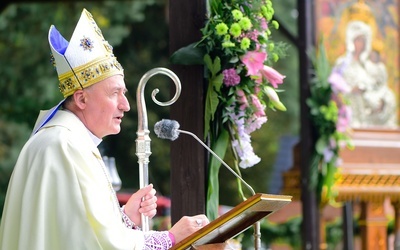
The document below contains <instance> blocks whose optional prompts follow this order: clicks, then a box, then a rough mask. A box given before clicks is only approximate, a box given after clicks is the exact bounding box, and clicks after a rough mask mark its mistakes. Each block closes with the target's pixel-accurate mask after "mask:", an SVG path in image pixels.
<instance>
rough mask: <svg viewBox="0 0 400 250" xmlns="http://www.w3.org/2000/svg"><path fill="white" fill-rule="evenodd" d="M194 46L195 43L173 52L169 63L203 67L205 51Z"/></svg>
mask: <svg viewBox="0 0 400 250" xmlns="http://www.w3.org/2000/svg"><path fill="white" fill-rule="evenodd" d="M196 44H197V42H196V43H192V44H189V45H188V46H186V47H183V48H180V49H178V50H177V51H175V52H174V53H173V54H172V55H171V57H170V61H171V63H174V64H181V65H203V57H204V54H205V50H204V49H202V48H199V47H196Z"/></svg>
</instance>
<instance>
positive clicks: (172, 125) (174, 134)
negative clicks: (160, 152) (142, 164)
mask: <svg viewBox="0 0 400 250" xmlns="http://www.w3.org/2000/svg"><path fill="white" fill-rule="evenodd" d="M178 129H179V123H178V122H177V121H174V120H168V119H162V120H161V121H158V122H156V124H155V125H154V132H155V133H156V135H157V136H158V138H161V139H170V140H171V141H174V140H176V139H177V138H178V136H179V131H178Z"/></svg>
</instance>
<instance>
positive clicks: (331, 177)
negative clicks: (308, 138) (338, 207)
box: [306, 41, 352, 205]
mask: <svg viewBox="0 0 400 250" xmlns="http://www.w3.org/2000/svg"><path fill="white" fill-rule="evenodd" d="M309 57H310V59H311V61H312V63H313V67H314V72H313V73H314V78H313V81H312V82H311V85H310V92H311V94H310V97H309V98H308V99H307V100H306V102H307V105H308V106H309V108H310V118H311V122H312V125H313V126H314V128H315V134H316V142H315V145H314V150H313V156H312V159H311V161H310V173H311V174H310V184H309V188H310V190H311V191H313V192H316V193H317V197H318V199H319V202H320V204H321V205H325V204H327V203H330V202H334V199H335V197H336V195H337V194H336V193H334V192H333V190H332V187H333V186H334V184H335V182H336V180H337V178H338V174H337V167H338V162H339V160H340V156H339V151H340V149H341V147H342V143H343V142H344V143H346V145H347V146H348V147H349V148H351V147H352V146H351V139H350V137H349V135H348V130H349V124H348V123H349V117H350V115H349V114H350V113H349V109H348V108H347V107H346V106H347V104H348V102H349V101H348V100H347V99H346V98H345V96H344V95H343V92H341V91H340V90H339V89H338V88H337V87H336V89H335V87H334V86H337V85H338V83H344V82H343V81H341V82H339V81H340V78H338V77H336V79H335V78H333V79H335V80H333V79H332V78H330V76H332V75H334V74H335V73H336V72H335V70H334V69H332V68H331V66H330V64H329V62H328V59H327V55H326V51H325V46H324V43H323V41H321V42H320V44H319V46H318V48H317V50H315V49H313V50H311V51H309ZM338 79H339V80H338Z"/></svg>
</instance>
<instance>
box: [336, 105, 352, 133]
mask: <svg viewBox="0 0 400 250" xmlns="http://www.w3.org/2000/svg"><path fill="white" fill-rule="evenodd" d="M350 122H351V108H350V107H348V106H341V107H340V108H339V114H338V120H337V122H336V130H337V131H339V132H345V131H346V130H347V128H348V127H349V124H350Z"/></svg>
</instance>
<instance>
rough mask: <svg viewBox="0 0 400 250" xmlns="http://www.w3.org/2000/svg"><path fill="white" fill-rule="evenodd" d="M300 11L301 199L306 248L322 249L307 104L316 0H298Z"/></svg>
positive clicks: (310, 126)
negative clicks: (313, 181) (311, 164)
mask: <svg viewBox="0 0 400 250" xmlns="http://www.w3.org/2000/svg"><path fill="white" fill-rule="evenodd" d="M297 7H298V13H299V22H298V29H299V39H298V43H299V71H300V113H301V132H300V136H301V140H300V155H301V159H300V168H301V202H302V210H303V211H302V214H303V223H302V232H303V235H302V239H303V242H302V246H303V248H302V249H305V250H307V249H319V247H320V246H319V208H318V199H317V197H316V194H315V192H314V191H311V192H310V189H309V184H310V159H311V152H312V147H313V145H314V141H315V139H313V134H312V124H311V122H310V119H309V114H310V111H309V108H308V106H307V104H306V100H307V98H308V97H309V96H310V82H311V72H310V69H312V65H311V60H310V58H309V57H308V55H307V52H308V51H307V50H309V49H310V48H311V47H313V46H315V28H314V25H315V20H314V0H298V1H297Z"/></svg>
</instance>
